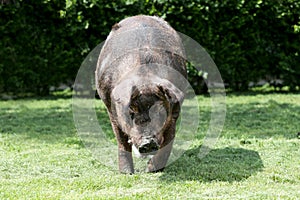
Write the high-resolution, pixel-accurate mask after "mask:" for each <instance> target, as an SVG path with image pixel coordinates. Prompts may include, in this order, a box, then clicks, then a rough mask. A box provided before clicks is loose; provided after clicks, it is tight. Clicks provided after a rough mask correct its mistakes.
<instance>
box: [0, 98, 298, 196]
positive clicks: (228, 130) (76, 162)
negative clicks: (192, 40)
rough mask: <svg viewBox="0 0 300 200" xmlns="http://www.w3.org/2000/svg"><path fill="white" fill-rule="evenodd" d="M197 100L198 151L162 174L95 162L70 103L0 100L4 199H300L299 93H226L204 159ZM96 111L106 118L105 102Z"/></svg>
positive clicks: (204, 101) (205, 118) (206, 112)
mask: <svg viewBox="0 0 300 200" xmlns="http://www.w3.org/2000/svg"><path fill="white" fill-rule="evenodd" d="M198 99H199V106H200V115H201V116H200V120H201V121H200V126H199V130H198V132H197V133H196V135H195V141H194V144H193V146H192V147H191V148H190V149H188V150H187V151H186V152H185V153H184V155H183V156H182V157H180V158H179V159H178V160H177V161H175V162H174V163H172V164H171V165H169V166H168V167H167V168H166V169H165V171H164V172H160V173H155V174H147V173H137V174H134V175H124V174H119V172H117V171H114V170H112V169H111V168H110V167H107V166H105V165H103V164H101V161H99V160H97V159H95V158H93V156H92V154H91V153H90V152H89V151H88V150H87V149H86V148H85V146H84V145H83V143H82V142H81V140H80V138H79V137H78V136H77V133H76V128H75V125H74V121H73V115H72V100H71V99H41V100H37V99H26V100H11V101H0V199H298V198H299V197H300V190H299V188H300V150H299V149H300V148H299V147H300V139H299V138H298V136H297V133H298V132H300V123H299V122H300V95H299V94H266V95H261V94H252V95H234V94H230V95H228V96H227V100H226V102H227V115H226V121H225V124H224V129H223V132H222V134H221V136H220V138H219V139H218V142H217V144H216V145H215V147H214V149H212V150H211V151H210V153H209V154H208V155H207V156H206V157H204V158H203V159H199V158H198V154H199V151H200V146H201V144H202V139H203V137H204V135H205V133H206V131H207V130H208V123H209V120H210V110H211V107H210V105H211V101H210V98H209V97H204V96H199V97H198ZM97 109H98V113H97V114H98V117H99V116H100V117H99V119H100V118H105V117H107V114H106V112H105V108H104V107H103V106H102V105H100V102H99V106H98V105H97ZM104 123H105V125H104V126H105V127H104V129H105V130H106V131H108V132H109V134H110V135H111V129H110V128H109V127H110V124H109V120H107V119H106V120H104ZM101 124H102V125H103V122H101ZM111 156H117V155H111ZM116 165H117V163H116Z"/></svg>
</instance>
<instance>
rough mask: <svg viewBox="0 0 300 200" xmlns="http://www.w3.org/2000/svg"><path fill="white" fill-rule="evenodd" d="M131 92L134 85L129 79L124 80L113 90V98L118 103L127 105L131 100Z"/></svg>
mask: <svg viewBox="0 0 300 200" xmlns="http://www.w3.org/2000/svg"><path fill="white" fill-rule="evenodd" d="M131 92H132V85H131V84H130V82H129V81H124V82H122V83H121V84H119V85H117V86H116V87H115V88H114V89H113V90H112V92H111V100H112V101H114V102H116V103H120V104H123V105H124V106H125V105H127V104H128V103H129V101H130V97H131Z"/></svg>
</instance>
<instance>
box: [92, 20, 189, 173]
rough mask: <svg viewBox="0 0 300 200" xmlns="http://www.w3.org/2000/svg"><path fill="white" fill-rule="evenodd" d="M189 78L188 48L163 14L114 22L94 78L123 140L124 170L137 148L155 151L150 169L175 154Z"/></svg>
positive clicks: (119, 140)
mask: <svg viewBox="0 0 300 200" xmlns="http://www.w3.org/2000/svg"><path fill="white" fill-rule="evenodd" d="M186 78H187V71H186V59H185V51H184V47H183V44H182V41H181V39H180V37H179V35H178V34H177V32H176V31H175V30H174V29H173V28H172V27H171V26H170V25H169V24H168V23H167V22H166V21H164V20H163V19H162V18H159V17H155V16H145V15H138V16H132V17H128V18H125V19H123V20H122V21H120V22H119V23H117V24H115V25H114V26H113V27H112V30H111V32H110V34H109V35H108V37H107V39H106V41H105V43H104V45H103V47H102V49H101V52H100V55H99V57H98V62H97V68H96V71H95V80H96V88H97V92H98V94H99V96H100V98H101V99H102V101H103V102H104V104H105V106H106V109H107V112H108V115H109V118H110V122H111V125H112V129H113V132H114V134H115V137H116V140H117V143H118V161H119V171H120V172H121V173H129V174H132V173H134V165H133V159H132V149H133V148H136V150H137V151H138V152H139V153H140V154H141V155H142V156H148V157H150V159H149V161H148V163H147V169H146V171H147V172H157V171H162V170H163V169H164V168H165V166H166V164H167V161H168V158H169V156H170V153H171V150H172V145H173V142H174V138H175V129H176V121H177V119H178V117H179V115H180V109H181V105H182V103H183V100H184V86H183V84H181V83H178V82H180V81H181V82H182V80H183V79H184V80H185V79H186Z"/></svg>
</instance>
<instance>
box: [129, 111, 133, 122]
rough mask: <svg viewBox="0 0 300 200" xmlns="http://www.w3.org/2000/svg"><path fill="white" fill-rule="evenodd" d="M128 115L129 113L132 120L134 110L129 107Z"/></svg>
mask: <svg viewBox="0 0 300 200" xmlns="http://www.w3.org/2000/svg"><path fill="white" fill-rule="evenodd" d="M129 115H130V118H131V119H132V120H133V118H134V111H133V110H132V109H129Z"/></svg>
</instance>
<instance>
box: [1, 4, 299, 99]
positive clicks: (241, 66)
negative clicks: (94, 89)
mask: <svg viewBox="0 0 300 200" xmlns="http://www.w3.org/2000/svg"><path fill="white" fill-rule="evenodd" d="M137 14H147V15H158V16H161V17H163V18H164V19H165V20H167V21H168V22H169V23H170V24H171V26H173V27H174V28H175V29H176V30H177V31H179V32H182V33H184V34H186V35H188V36H190V37H192V38H193V39H195V40H196V41H197V42H198V43H199V44H201V45H202V46H203V47H204V48H205V49H206V50H207V51H208V53H209V54H210V55H211V56H212V58H213V59H214V61H215V63H216V64H217V66H218V68H219V70H220V72H221V75H222V77H223V79H224V81H225V83H226V84H227V85H228V88H230V89H231V90H233V91H245V90H248V89H249V83H250V82H254V83H255V82H257V81H259V80H261V79H263V80H266V81H270V82H271V83H272V81H275V80H281V81H282V82H280V84H281V85H284V86H289V89H290V90H296V89H297V88H298V87H299V86H300V55H299V54H300V1H299V0H247V1H246V0H182V1H178V0H153V1H150V0H144V1H141V0H65V1H62V0H51V1H50V0H1V1H0V37H1V40H0V93H12V94H16V95H18V94H24V93H32V94H35V95H47V94H49V88H50V87H51V86H54V87H57V86H58V85H59V84H62V83H65V84H69V85H71V84H72V82H73V80H74V79H75V76H76V73H77V70H78V69H79V67H80V64H81V62H82V61H83V59H84V58H85V56H86V55H87V54H88V53H89V51H91V50H92V49H93V48H94V47H95V46H96V45H97V44H99V43H100V42H102V41H104V40H105V38H106V36H107V35H108V33H109V31H110V29H111V26H112V25H114V24H115V23H116V22H118V21H120V20H122V19H123V18H125V17H128V16H132V15H137ZM188 72H189V79H190V82H191V84H192V85H193V87H194V88H195V91H197V92H201V91H203V82H202V80H203V78H202V77H201V73H199V72H197V71H196V70H194V69H193V68H192V67H191V66H190V65H189V67H188ZM208 76H209V74H208ZM298 89H299V88H298ZM204 90H205V89H204Z"/></svg>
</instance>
